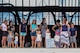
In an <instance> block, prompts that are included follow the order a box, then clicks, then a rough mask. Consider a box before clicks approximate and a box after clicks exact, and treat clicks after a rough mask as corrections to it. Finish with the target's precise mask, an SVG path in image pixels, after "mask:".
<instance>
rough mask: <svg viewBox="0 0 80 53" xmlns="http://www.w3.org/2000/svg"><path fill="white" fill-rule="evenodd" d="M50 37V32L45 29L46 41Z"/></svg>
mask: <svg viewBox="0 0 80 53" xmlns="http://www.w3.org/2000/svg"><path fill="white" fill-rule="evenodd" d="M50 35H51V33H50V30H49V29H47V30H46V39H50V38H51V36H50Z"/></svg>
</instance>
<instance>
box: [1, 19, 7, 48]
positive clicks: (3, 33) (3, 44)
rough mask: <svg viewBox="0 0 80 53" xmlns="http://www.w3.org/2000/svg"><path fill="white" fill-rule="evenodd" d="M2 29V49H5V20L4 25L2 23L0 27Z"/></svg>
mask: <svg viewBox="0 0 80 53" xmlns="http://www.w3.org/2000/svg"><path fill="white" fill-rule="evenodd" d="M1 27H2V47H3V48H5V47H6V41H7V35H8V32H7V20H5V21H4V23H2V25H1Z"/></svg>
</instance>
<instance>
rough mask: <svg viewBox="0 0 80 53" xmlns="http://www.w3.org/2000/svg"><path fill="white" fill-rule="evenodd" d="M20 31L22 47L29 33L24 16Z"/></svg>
mask: <svg viewBox="0 0 80 53" xmlns="http://www.w3.org/2000/svg"><path fill="white" fill-rule="evenodd" d="M19 32H20V47H21V48H23V47H24V43H25V36H26V35H27V25H26V22H25V18H22V22H21V24H20V25H19Z"/></svg>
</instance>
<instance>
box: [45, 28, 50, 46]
mask: <svg viewBox="0 0 80 53" xmlns="http://www.w3.org/2000/svg"><path fill="white" fill-rule="evenodd" d="M50 35H51V33H50V30H49V29H47V30H46V37H45V44H46V47H48V40H49V39H50V38H51V36H50Z"/></svg>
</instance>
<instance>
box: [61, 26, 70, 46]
mask: <svg viewBox="0 0 80 53" xmlns="http://www.w3.org/2000/svg"><path fill="white" fill-rule="evenodd" d="M60 39H61V43H65V44H67V45H70V44H69V35H68V27H67V25H62V32H61V34H60Z"/></svg>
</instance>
